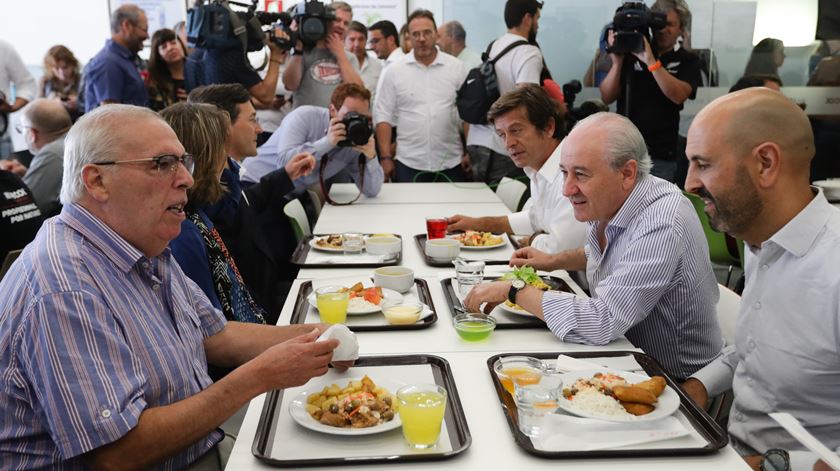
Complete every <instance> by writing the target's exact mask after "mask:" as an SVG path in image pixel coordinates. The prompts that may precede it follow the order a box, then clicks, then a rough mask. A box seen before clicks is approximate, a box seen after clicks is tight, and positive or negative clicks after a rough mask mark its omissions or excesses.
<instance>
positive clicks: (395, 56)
mask: <svg viewBox="0 0 840 471" xmlns="http://www.w3.org/2000/svg"><path fill="white" fill-rule="evenodd" d="M403 57H405V53H404V52H403V50H402V49H401V48H399V47H397V48H396V49H394V50H393V51H391V53H390V54H388V58H387V59H385V61H384V63H383V64H382V68H383V69H385V68H387V67H388V66H389V65H391V64H393V63H395V62H398V61H400V60H401V59H402V58H403Z"/></svg>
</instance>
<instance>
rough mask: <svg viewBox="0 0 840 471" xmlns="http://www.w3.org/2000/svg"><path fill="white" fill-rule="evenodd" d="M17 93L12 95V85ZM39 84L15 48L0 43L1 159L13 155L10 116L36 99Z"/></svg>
mask: <svg viewBox="0 0 840 471" xmlns="http://www.w3.org/2000/svg"><path fill="white" fill-rule="evenodd" d="M13 83H14V86H15V93H12V84H13ZM37 92H38V84H37V83H36V82H35V79H34V78H33V77H32V74H30V73H29V70H28V69H27V68H26V65H24V63H23V60H22V59H21V58H20V55H18V53H17V51H15V48H14V47H12V45H11V44H9V43H7V42H6V41H0V159H2V158H4V157H8V156H9V154H11V153H12V150H13V149H12V138H11V133H10V131H11V128H12V126H11V123H10V122H9V114H11V113H14V112H15V111H17V110H19V109H21V108H23V107H24V105H26V104H27V103H29V102H30V101H32V100H34V99H35V96H36V94H37Z"/></svg>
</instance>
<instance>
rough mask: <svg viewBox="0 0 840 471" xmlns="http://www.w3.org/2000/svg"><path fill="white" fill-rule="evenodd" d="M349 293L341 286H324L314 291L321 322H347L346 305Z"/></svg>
mask: <svg viewBox="0 0 840 471" xmlns="http://www.w3.org/2000/svg"><path fill="white" fill-rule="evenodd" d="M349 302H350V293H349V292H348V291H347V290H344V289H343V288H342V287H341V286H324V287H321V288H318V289H316V290H315V304H316V305H317V306H318V314H319V315H320V316H321V322H325V323H327V324H343V323H344V322H345V321H347V303H349Z"/></svg>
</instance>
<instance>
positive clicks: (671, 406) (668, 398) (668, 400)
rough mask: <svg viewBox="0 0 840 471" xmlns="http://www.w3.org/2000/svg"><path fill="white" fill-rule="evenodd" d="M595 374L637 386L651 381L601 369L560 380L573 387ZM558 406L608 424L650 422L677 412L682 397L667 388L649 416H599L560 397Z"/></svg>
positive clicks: (644, 377)
mask: <svg viewBox="0 0 840 471" xmlns="http://www.w3.org/2000/svg"><path fill="white" fill-rule="evenodd" d="M595 373H612V374H617V375H619V376H621V377H622V378H624V379H626V380H627V382H628V383H630V384H636V383H640V382H642V381H646V380H648V379H650V378H648V377H647V376H644V375H640V374H636V373H628V372H623V371H613V370H609V369H606V368H601V369H597V370H584V371H573V372H571V373H566V374H563V375H561V376H560V378H561V379H562V380H563V387H571V386H572V385H573V384H574V383H575V381H577V380H578V379H580V378H591V377H592V375H594V374H595ZM557 405H558V406H559V407H560V408H561V409H563V410H564V411H566V412H569V413H571V414H574V415H577V416H579V417H586V418H589V419H598V420H605V421H608V422H650V421H654V420H659V419H663V418H665V417H668V416H670V415H671V414H673V413H674V412H676V411H677V410H678V409H679V408H680V396H679V395H678V394H677V393H676V391H674V390H673V389H671V387H670V386H665V391H663V392H662V395H661V396H659V398H658V399H657V402H656V404H654V406H655V407H656V409H654V410H653V412H651V413H650V414H647V415H639V416H636V415H634V416H632V417H608V416H603V415H599V414H594V413H592V412H589V411H584V410H581V409H579V408H577V407H575V406H574V404H573V403H572V402H571V401H569V400H567V399H566V398H564V397H563V396H560V399H558V400H557Z"/></svg>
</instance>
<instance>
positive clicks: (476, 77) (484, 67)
mask: <svg viewBox="0 0 840 471" xmlns="http://www.w3.org/2000/svg"><path fill="white" fill-rule="evenodd" d="M493 43H495V41H494V42H492V43H490V45H489V46H487V50H486V51H485V52H484V54H482V55H481V59H482V60H483V61H484V62H483V63H482V64H481V65H480V66H478V67H476V68H474V69H470V72H469V74H467V78H466V79H465V80H464V83H463V84H461V88H460V89H458V97H457V98H456V100H455V104H456V105H457V106H458V115H460V116H461V119H463V120H464V121H466V122H468V123H470V124H487V111H489V110H490V107H491V106H493V103H495V102H496V100H498V99H499V82H498V79H497V78H496V62H497V61H498V60H499V59H501V58H502V56H504V55H505V54H507V53H508V52H509V51H510V50H511V49H513V48H515V47H518V46H523V45H526V44H530V43H529V42H528V41H525V40H521V41H516V42H515V43H513V44H511V45H509V46H508V47H506V48H504V49H503V50H502V52H500V53H499V54H498V55H497V56H496V57H494V58H493V59H492V60H489V58H490V49H491V48H492V47H493Z"/></svg>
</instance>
